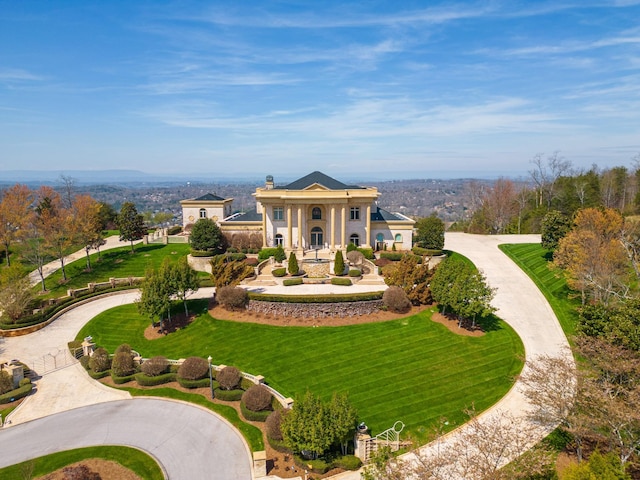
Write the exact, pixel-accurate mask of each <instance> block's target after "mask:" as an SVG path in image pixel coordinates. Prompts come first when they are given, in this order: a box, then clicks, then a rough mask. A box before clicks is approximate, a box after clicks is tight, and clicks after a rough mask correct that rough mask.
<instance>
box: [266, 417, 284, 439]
mask: <svg viewBox="0 0 640 480" xmlns="http://www.w3.org/2000/svg"><path fill="white" fill-rule="evenodd" d="M281 422H282V410H281V409H277V410H274V411H273V412H271V414H270V415H269V416H268V417H267V419H266V420H265V423H264V428H265V430H266V431H267V437H268V438H270V439H273V440H278V441H282V430H281V429H280V424H281Z"/></svg>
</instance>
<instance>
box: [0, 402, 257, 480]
mask: <svg viewBox="0 0 640 480" xmlns="http://www.w3.org/2000/svg"><path fill="white" fill-rule="evenodd" d="M0 439H1V440H2V455H0V467H5V466H8V465H13V464H16V463H19V462H23V461H25V460H29V459H30V458H33V456H34V452H37V455H38V456H39V455H46V454H49V453H55V452H58V451H61V450H69V449H72V448H80V447H85V446H91V445H131V446H135V447H137V448H139V449H141V450H144V451H146V452H148V453H149V454H150V455H152V456H153V457H155V458H156V459H160V463H161V465H162V466H163V468H164V469H165V472H166V474H167V476H168V478H170V479H171V480H174V479H175V480H178V479H185V480H192V479H201V478H207V479H218V480H229V479H251V468H252V467H251V462H250V460H249V458H250V454H249V449H248V447H247V445H246V444H245V442H244V439H243V438H242V436H241V435H240V434H239V433H238V432H237V430H236V429H235V428H233V427H232V426H231V425H229V424H228V423H226V422H224V421H220V419H218V418H217V417H216V416H214V415H212V414H211V413H210V412H209V411H207V410H204V409H202V408H199V407H196V406H193V405H189V404H184V403H178V402H173V401H167V400H161V399H154V398H136V399H131V400H120V401H113V402H107V403H101V404H98V405H91V406H88V407H82V408H77V409H73V410H69V411H67V412H63V413H58V414H55V415H50V416H47V417H45V418H42V419H40V420H36V421H32V422H27V423H24V424H22V425H17V426H15V427H12V428H7V429H3V430H2V432H0Z"/></svg>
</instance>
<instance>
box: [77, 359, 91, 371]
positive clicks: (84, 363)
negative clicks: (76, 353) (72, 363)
mask: <svg viewBox="0 0 640 480" xmlns="http://www.w3.org/2000/svg"><path fill="white" fill-rule="evenodd" d="M90 359H91V357H88V356H86V355H85V356H82V357H80V365H82V368H84V369H85V370H89V369H90V368H91V367H89V360H90Z"/></svg>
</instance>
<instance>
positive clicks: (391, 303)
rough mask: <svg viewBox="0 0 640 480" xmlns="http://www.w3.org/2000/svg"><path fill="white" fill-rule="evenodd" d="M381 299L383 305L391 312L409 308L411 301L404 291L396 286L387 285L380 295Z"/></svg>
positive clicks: (405, 310)
mask: <svg viewBox="0 0 640 480" xmlns="http://www.w3.org/2000/svg"><path fill="white" fill-rule="evenodd" d="M382 301H383V302H384V305H385V307H387V308H388V309H389V310H391V311H392V312H397V313H405V312H408V311H409V310H410V309H411V302H410V301H409V297H407V294H406V292H405V291H404V290H403V289H402V288H400V287H396V286H392V287H389V288H387V289H386V290H385V292H384V294H383V295H382Z"/></svg>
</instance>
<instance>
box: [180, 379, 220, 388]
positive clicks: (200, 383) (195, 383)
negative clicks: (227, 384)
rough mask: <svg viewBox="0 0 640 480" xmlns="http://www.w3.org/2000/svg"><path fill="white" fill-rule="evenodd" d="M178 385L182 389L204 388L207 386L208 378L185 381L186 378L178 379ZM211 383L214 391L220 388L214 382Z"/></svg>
mask: <svg viewBox="0 0 640 480" xmlns="http://www.w3.org/2000/svg"><path fill="white" fill-rule="evenodd" d="M178 383H179V384H180V386H182V387H184V388H204V387H208V386H209V377H207V378H201V379H200V380H187V379H186V378H181V377H178ZM212 383H213V388H214V389H216V388H218V387H220V384H219V383H218V382H216V381H215V380H214V381H213V382H212Z"/></svg>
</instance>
